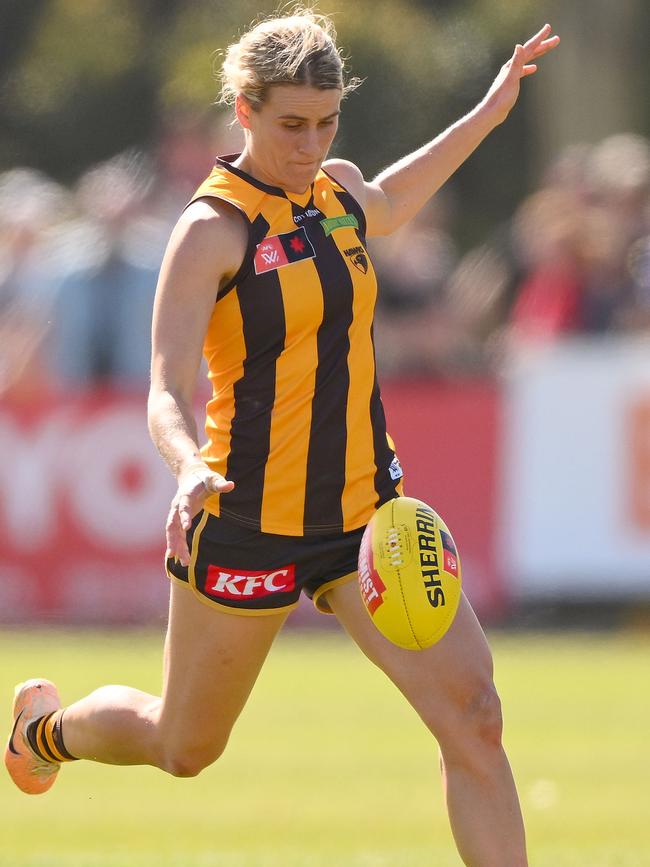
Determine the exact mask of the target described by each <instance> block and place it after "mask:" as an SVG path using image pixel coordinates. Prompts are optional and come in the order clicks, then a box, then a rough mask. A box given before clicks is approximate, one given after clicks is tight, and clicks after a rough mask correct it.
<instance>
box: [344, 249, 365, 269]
mask: <svg viewBox="0 0 650 867" xmlns="http://www.w3.org/2000/svg"><path fill="white" fill-rule="evenodd" d="M343 252H344V253H345V255H346V256H347V257H348V259H350V260H351V262H352V264H353V265H354V267H355V268H356V269H357V271H361V273H362V274H367V273H368V257H367V255H366V251H365V250H364V248H363V247H361V246H359V247H348V249H347V250H344V251H343Z"/></svg>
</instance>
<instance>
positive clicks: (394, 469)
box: [388, 455, 404, 482]
mask: <svg viewBox="0 0 650 867" xmlns="http://www.w3.org/2000/svg"><path fill="white" fill-rule="evenodd" d="M388 472H389V473H390V477H391V479H392V480H393V481H394V482H396V481H397V479H401V478H402V476H403V475H404V471H403V470H402V465H401V464H400V462H399V458H398V457H397V455H395V457H394V458H393V460H392V462H391V465H390V466H389V467H388Z"/></svg>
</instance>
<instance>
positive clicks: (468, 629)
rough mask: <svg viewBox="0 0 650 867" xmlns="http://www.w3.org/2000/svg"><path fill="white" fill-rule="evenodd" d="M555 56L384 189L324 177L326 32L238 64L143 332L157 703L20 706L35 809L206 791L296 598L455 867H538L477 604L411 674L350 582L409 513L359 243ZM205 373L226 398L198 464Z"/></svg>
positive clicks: (340, 89) (436, 182)
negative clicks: (165, 623) (434, 751)
mask: <svg viewBox="0 0 650 867" xmlns="http://www.w3.org/2000/svg"><path fill="white" fill-rule="evenodd" d="M550 34H551V28H550V27H549V26H548V25H546V26H545V27H543V28H542V29H541V30H540V31H539V33H537V34H536V35H535V36H533V37H532V38H531V39H529V40H528V41H527V42H526V43H525V44H524V45H517V46H516V48H515V50H514V53H513V55H512V57H511V58H510V59H509V60H508V62H507V63H506V64H505V65H504V66H503V67H502V69H501V71H500V72H499V74H498V76H497V78H496V80H495V81H494V83H493V84H492V86H491V87H490V89H489V90H488V92H487V94H486V96H485V97H484V98H483V99H482V100H481V101H480V103H479V104H478V105H477V106H476V107H475V108H474V109H473V110H472V111H471V112H470V113H469V114H468V115H467V116H466V117H464V118H462V119H461V120H460V121H458V122H457V123H455V124H454V125H453V126H451V127H450V128H449V129H447V130H446V131H445V132H444V133H442V134H441V135H439V136H438V137H437V138H435V139H433V140H432V141H431V142H429V143H428V144H426V145H424V146H423V147H421V148H420V149H419V150H417V151H415V152H414V153H412V154H410V155H408V156H406V157H404V158H403V159H401V160H400V161H399V162H397V163H395V164H394V165H392V166H390V168H388V169H386V170H385V171H383V172H381V174H380V175H379V176H378V177H376V178H375V179H374V180H372V181H370V182H368V181H366V180H364V178H363V175H362V173H361V171H360V170H359V169H358V168H357V167H356V166H355V165H353V164H352V163H350V162H347V161H345V160H340V159H336V160H328V159H327V154H328V151H329V149H330V146H331V144H332V141H333V139H334V136H335V135H336V130H337V125H338V118H339V112H340V109H341V100H342V98H343V97H344V96H345V94H346V92H347V91H348V90H349V89H350V87H352V86H354V84H355V83H354V82H352V83H347V84H346V81H345V78H344V70H343V64H342V61H341V57H340V54H339V51H338V49H337V47H336V44H335V41H334V32H333V28H332V25H331V23H330V22H329V21H328V20H327V19H325V18H322V17H318V16H316V15H315V14H313V13H312V12H310V11H304V10H301V11H300V12H298V13H296V14H290V15H287V16H286V17H282V18H276V19H273V20H268V21H265V22H263V23H261V24H258V25H257V26H255V27H254V28H253V29H252V30H250V31H249V32H248V33H246V34H245V35H244V36H243V37H242V38H241V40H240V41H239V42H238V43H237V44H235V45H232V46H231V47H230V48H229V50H228V52H227V56H226V59H225V63H224V67H223V82H224V83H223V88H224V98H225V99H226V101H229V102H231V103H233V104H234V110H235V113H236V117H237V120H238V122H239V123H240V125H241V126H242V128H243V130H244V133H245V147H244V149H243V151H242V152H241V153H240V154H236V155H231V156H225V157H222V158H220V159H218V160H217V163H216V166H215V168H214V170H213V172H212V174H211V175H210V176H209V178H208V179H207V180H206V181H205V182H204V183H203V184H202V185H201V187H200V188H199V189H198V190H197V192H196V195H195V196H194V198H193V199H192V201H191V203H190V204H189V206H188V207H187V208H186V210H185V211H184V213H183V214H182V215H181V217H180V219H179V221H178V224H177V226H176V228H175V229H174V231H173V234H172V237H171V240H170V242H169V247H168V249H167V252H166V255H165V258H164V262H163V265H162V270H161V274H160V280H159V285H158V289H157V295H156V302H155V309H154V317H153V359H152V377H151V392H150V397H149V426H150V431H151V436H152V439H153V441H154V443H155V445H156V446H157V448H158V449H159V451H160V453H161V455H162V457H163V458H164V460H165V462H166V463H167V465H168V466H169V468H170V470H171V471H172V473H174V475H175V477H176V479H177V482H178V490H177V492H176V495H175V497H174V499H173V501H172V504H171V510H170V513H169V518H168V521H167V570H168V573H169V575H170V577H171V579H172V584H171V605H170V615H169V627H168V633H167V639H166V648H165V664H164V686H163V690H162V697H157V696H154V695H148V694H145V693H143V692H141V691H139V690H137V689H132V688H130V687H125V686H106V687H103V688H101V689H98V690H97V691H96V692H94V693H92V694H91V695H89V696H87V697H86V698H83V699H81V701H78V702H76V703H75V704H72V705H71V706H69V707H68V708H66V709H65V710H64V709H62V708H61V707H60V702H59V698H58V695H57V692H56V688H55V687H54V685H53V684H51V683H50V682H49V681H46V680H31V681H27V683H25V684H22V685H20V686H19V687H18V688H17V693H16V700H15V705H14V719H15V725H14V729H13V732H12V735H11V738H10V741H9V745H8V748H7V752H6V762H7V766H8V768H9V771H10V773H11V775H12V777H13V779H14V781H15V782H16V784H17V785H18V786H19V787H20V788H21V789H23V790H24V791H26V792H32V793H37V792H41V791H45V790H46V789H47V788H49V787H50V786H51V784H52V782H53V781H54V778H55V775H56V774H57V772H58V770H59V767H60V764H61V763H62V762H64V761H70V760H73V759H91V760H94V761H98V762H107V763H112V764H120V765H129V764H150V765H155V766H157V767H159V768H161V769H163V770H164V771H167V772H169V773H171V774H175V775H178V776H193V775H195V774H198V773H199V772H200V771H201V770H202V769H203V768H205V767H206V766H208V765H210V764H211V763H212V762H214V761H215V759H217V758H218V757H219V755H220V754H221V753H222V752H223V750H224V748H225V746H226V742H227V740H228V736H229V734H230V731H231V729H232V727H233V724H234V723H235V720H236V719H237V717H238V715H239V713H240V712H241V710H242V708H243V706H244V704H245V702H246V700H247V698H248V695H249V693H250V691H251V689H252V686H253V684H254V682H255V680H256V678H257V675H258V673H259V671H260V668H261V666H262V664H263V662H264V659H265V658H266V655H267V653H268V651H269V648H270V646H271V644H272V642H273V639H274V638H275V636H276V635H277V634H278V631H279V630H280V628H281V627H282V624H283V623H284V622H285V619H286V617H287V614H288V612H289V611H290V610H291V608H293V607H294V606H295V605H296V603H297V601H298V597H299V595H300V593H301V592H302V591H304V592H305V593H306V594H307V595H309V596H310V597H311V598H312V599H313V600H314V603H315V604H316V606H317V607H318V608H319V609H321V610H323V611H328V612H333V613H334V615H335V616H336V617H337V618H338V619H339V620H340V622H341V623H342V624H343V626H344V627H345V629H346V630H347V631H348V632H349V634H350V635H351V636H352V638H353V639H354V640H355V641H356V642H357V643H358V645H359V646H360V647H361V648H362V649H363V651H364V652H365V653H366V654H367V655H368V657H370V659H371V660H372V661H373V662H374V663H376V664H377V665H378V666H379V667H380V668H381V669H383V671H384V672H386V674H387V675H388V676H389V677H390V678H391V679H392V680H393V681H394V683H395V684H396V685H397V686H398V688H399V689H400V690H401V691H402V693H403V694H404V695H405V697H406V699H407V700H408V701H409V702H410V703H411V705H412V706H413V707H414V708H415V710H416V711H417V712H418V713H419V715H420V716H421V718H422V719H423V721H424V722H425V723H426V725H427V726H428V727H429V729H430V731H431V732H432V734H433V735H434V737H435V738H436V740H437V741H438V744H439V747H440V754H441V766H442V774H443V780H444V787H445V794H446V800H447V806H448V811H449V817H450V821H451V826H452V830H453V833H454V837H455V839H456V842H457V845H458V850H459V852H460V855H461V857H462V859H463V860H464V862H465V863H466V864H471V865H483V867H488V865H490V867H515V865H517V867H520V865H524V864H526V854H525V842H524V828H523V822H522V817H521V812H520V808H519V803H518V799H517V793H516V790H515V785H514V782H513V778H512V774H511V771H510V767H509V764H508V760H507V758H506V755H505V753H504V750H503V747H502V743H501V712H500V705H499V699H498V696H497V693H496V691H495V687H494V684H493V679H492V661H491V656H490V652H489V650H488V646H487V643H486V640H485V637H484V635H483V632H482V630H481V628H480V626H479V624H478V621H477V619H476V617H475V616H474V613H473V611H472V609H471V607H470V605H469V603H468V602H467V600H466V599H465V598H463V599H462V601H461V604H460V607H459V610H458V613H457V615H456V618H455V620H454V622H453V624H452V626H451V628H450V629H449V631H448V633H447V634H446V635H445V636H444V637H443V638H442V640H441V641H440V642H439V643H438V644H436V645H434V646H433V647H431V648H429V649H428V650H424V651H421V652H417V653H414V652H410V651H407V650H402V649H400V648H398V647H396V646H395V645H393V644H391V643H390V642H388V641H387V640H386V639H385V638H383V636H382V635H381V634H380V633H379V632H378V631H377V630H376V629H375V628H374V626H373V624H372V622H371V620H370V618H369V617H368V616H367V614H366V612H365V611H364V608H363V604H362V601H361V598H360V594H359V591H358V587H357V585H356V583H355V581H354V580H352V579H354V578H355V573H356V562H357V555H358V549H359V542H360V538H361V535H362V532H363V528H364V526H365V525H366V524H367V523H368V521H369V519H370V518H371V517H372V515H373V513H374V511H375V510H376V509H377V508H378V506H379V505H381V504H382V503H384V502H387V501H388V500H390V499H391V498H394V497H396V496H399V494H400V492H401V468H400V465H399V461H398V460H397V458H396V455H395V452H394V450H393V445H392V442H391V440H390V439H389V438H388V437H387V433H386V428H385V421H384V414H383V410H382V405H381V401H380V396H379V389H378V386H377V381H376V376H375V363H374V351H373V344H372V330H371V329H372V316H373V307H374V301H375V294H376V282H375V276H374V272H373V269H372V264H371V263H370V260H369V257H368V253H367V248H366V238H367V237H369V236H371V235H384V234H387V233H389V232H392V231H393V230H395V229H396V228H398V227H399V226H401V225H402V224H403V223H404V222H406V221H407V220H409V219H411V217H412V216H413V215H414V214H415V213H417V211H418V210H419V209H420V208H421V207H422V206H423V205H424V204H425V202H426V201H427V200H428V199H429V198H430V197H431V196H432V195H433V194H434V193H435V192H436V190H438V189H439V188H440V186H441V185H442V184H443V183H444V182H445V181H446V180H447V178H449V176H450V175H451V174H453V172H454V171H455V170H456V169H457V168H458V167H459V166H460V165H461V164H462V163H463V162H464V161H465V160H466V159H467V157H468V156H469V155H470V154H471V153H472V151H473V150H474V149H475V148H476V147H477V146H478V145H479V143H480V142H481V141H482V140H483V139H484V138H485V136H486V135H487V134H488V133H489V132H490V131H491V130H493V129H494V128H495V127H496V126H497V125H498V124H500V123H502V122H503V121H504V120H505V118H506V117H507V115H508V113H509V112H510V110H511V109H512V107H513V105H514V103H515V101H516V99H517V95H518V93H519V86H520V81H521V79H522V78H524V77H525V76H527V75H530V74H532V73H534V72H535V71H536V66H535V64H534V62H533V61H535V60H536V59H537V58H539V57H540V56H542V55H543V54H545V53H546V52H548V51H549V50H551V49H552V48H554V47H555V46H556V45H557V43H558V41H559V40H558V37H557V36H551V35H550ZM202 353H203V354H204V355H205V357H206V359H207V364H208V371H209V377H210V380H211V381H212V385H213V396H212V398H211V400H210V401H209V402H208V404H207V408H206V433H207V445H205V446H204V447H203V448H199V436H198V433H197V429H196V426H195V421H194V418H193V415H192V401H193V393H194V387H195V381H196V378H197V373H198V370H199V364H200V360H201V354H202Z"/></svg>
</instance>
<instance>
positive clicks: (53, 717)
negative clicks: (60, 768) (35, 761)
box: [25, 708, 76, 762]
mask: <svg viewBox="0 0 650 867" xmlns="http://www.w3.org/2000/svg"><path fill="white" fill-rule="evenodd" d="M63 712H64V708H60V709H59V710H55V711H52V713H48V714H47V715H46V716H42V717H39V718H38V719H35V720H32V721H31V722H30V723H29V725H28V726H27V727H26V729H25V737H26V738H27V741H28V743H29V745H30V747H31V748H32V750H33V751H34V752H35V753H36V755H37V756H38V757H39V758H40V759H43V761H45V762H73V761H76V756H73V755H72V754H71V753H69V752H68V751H67V750H66V748H65V745H64V743H63V732H62V730H61V721H62V719H63Z"/></svg>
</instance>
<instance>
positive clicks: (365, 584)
mask: <svg viewBox="0 0 650 867" xmlns="http://www.w3.org/2000/svg"><path fill="white" fill-rule="evenodd" d="M360 554H361V556H360V557H359V588H360V589H361V596H362V597H363V601H364V603H365V605H366V608H367V609H368V611H369V612H370V614H374V613H375V611H376V610H377V609H378V608H379V606H380V605H383V604H384V599H383V594H384V593H385V592H386V586H385V584H384V582H383V581H382V580H381V578H380V577H379V575H378V574H377V572H376V571H375V567H374V563H373V558H372V548H371V545H370V542H369V539H368V538H364V540H363V542H362V545H361V552H360Z"/></svg>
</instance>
